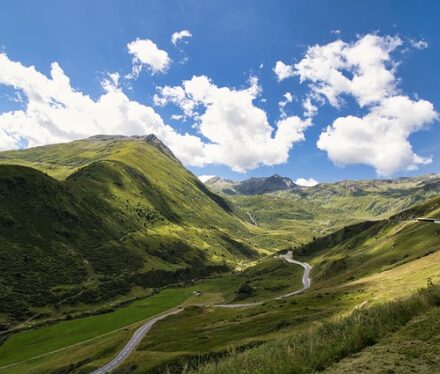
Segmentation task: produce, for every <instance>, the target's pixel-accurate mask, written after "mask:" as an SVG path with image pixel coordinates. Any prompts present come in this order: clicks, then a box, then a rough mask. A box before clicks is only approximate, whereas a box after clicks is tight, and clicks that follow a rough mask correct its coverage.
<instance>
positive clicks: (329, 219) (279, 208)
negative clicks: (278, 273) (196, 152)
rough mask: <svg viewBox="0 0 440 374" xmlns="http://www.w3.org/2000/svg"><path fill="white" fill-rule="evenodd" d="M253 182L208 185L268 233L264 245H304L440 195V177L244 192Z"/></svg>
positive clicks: (211, 182) (217, 181) (214, 181)
mask: <svg viewBox="0 0 440 374" xmlns="http://www.w3.org/2000/svg"><path fill="white" fill-rule="evenodd" d="M272 178H273V177H271V178H266V180H267V179H272ZM262 179H263V180H264V178H262ZM276 179H277V180H280V179H288V178H282V177H277V178H276ZM253 183H254V179H250V180H247V181H243V182H233V181H228V180H222V179H220V178H212V179H210V180H208V181H207V182H206V185H207V186H208V187H209V188H210V189H212V190H213V191H214V192H217V193H219V194H220V195H222V196H223V197H225V198H227V199H228V200H230V201H231V202H232V203H233V205H234V206H235V207H236V209H237V213H238V214H239V215H240V216H241V217H242V219H243V220H247V221H248V222H249V223H253V221H252V220H251V219H250V217H252V219H253V220H254V221H255V222H256V223H257V225H258V227H260V228H262V229H266V230H270V232H271V233H272V235H271V239H270V240H269V239H268V237H267V236H261V237H260V241H259V244H261V245H262V246H264V245H268V244H270V245H272V246H273V245H275V246H281V245H287V244H290V243H293V244H294V245H300V244H303V243H306V242H308V241H310V240H312V239H313V237H321V236H324V235H326V234H329V233H331V232H334V231H336V230H338V229H340V228H342V227H344V226H347V225H351V224H354V223H357V222H362V221H365V220H380V219H384V218H388V217H390V216H391V215H393V214H396V213H399V212H401V211H403V210H405V209H408V208H410V207H412V206H414V205H415V204H418V203H422V202H424V201H426V200H427V199H429V198H431V197H432V196H435V195H436V194H438V193H440V175H439V174H428V175H424V176H420V177H413V178H397V179H376V180H365V181H340V182H336V183H321V184H318V185H316V186H313V187H300V186H296V185H294V186H293V187H291V188H286V189H279V190H276V191H272V192H267V190H266V192H264V193H259V194H257V193H256V194H247V193H246V194H244V193H242V192H240V186H242V185H245V186H247V185H249V184H250V185H253ZM292 183H293V182H292ZM247 191H249V190H247ZM253 191H256V189H253Z"/></svg>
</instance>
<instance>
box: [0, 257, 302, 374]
mask: <svg viewBox="0 0 440 374" xmlns="http://www.w3.org/2000/svg"><path fill="white" fill-rule="evenodd" d="M301 269H302V268H300V267H299V266H295V265H294V266H292V265H291V264H288V263H287V262H284V261H281V260H280V259H266V260H265V261H262V262H261V263H259V264H257V265H256V266H254V267H251V268H249V269H248V270H245V271H244V272H242V273H241V274H239V275H234V274H229V275H224V276H221V277H215V278H209V279H205V280H203V281H199V282H196V283H195V284H194V285H192V286H190V287H185V288H177V289H167V290H163V291H161V292H160V293H159V294H157V295H154V296H151V297H148V298H145V299H143V300H139V301H136V302H134V303H132V304H130V305H129V306H127V307H123V308H120V309H118V310H116V311H114V312H111V313H108V314H101V315H96V316H91V317H87V318H79V319H75V320H72V321H63V322H59V323H56V324H53V325H50V326H46V327H42V328H38V329H34V330H29V331H24V332H21V333H18V334H14V335H12V336H11V337H9V338H8V340H6V342H5V343H4V344H3V345H2V346H0V367H1V366H5V365H9V364H11V363H18V362H21V361H23V360H29V359H32V358H34V359H32V360H31V361H26V362H21V363H20V364H19V365H14V366H12V367H7V368H5V369H4V370H6V372H9V371H10V370H12V368H13V369H14V371H15V372H28V370H30V368H31V367H34V366H37V367H39V368H40V369H41V370H43V369H44V368H45V370H48V368H49V367H50V368H52V369H55V368H60V367H63V366H69V365H72V364H76V363H78V362H81V361H83V360H86V361H85V362H84V363H83V365H86V366H85V367H87V368H90V369H92V368H93V367H96V366H97V365H100V364H101V363H104V362H105V361H106V360H109V359H110V358H111V356H112V355H113V354H114V353H115V352H116V348H117V347H118V346H120V345H121V344H123V343H122V342H123V341H125V340H126V339H128V337H129V336H130V335H131V334H132V333H133V331H134V328H135V327H136V326H138V325H139V323H140V321H144V320H145V319H147V318H149V317H151V316H153V315H156V314H158V313H161V312H163V311H165V310H167V309H170V308H172V307H175V306H177V305H183V306H189V305H191V304H202V303H203V304H214V303H223V302H228V301H232V300H233V299H234V297H235V291H236V290H237V289H238V288H239V285H240V284H241V283H242V282H244V281H249V282H251V283H252V284H254V285H255V286H256V293H255V295H252V299H253V300H255V299H260V300H261V299H263V298H265V297H274V296H277V295H279V294H280V292H284V291H286V292H288V291H290V290H291V289H292V288H293V289H298V288H300V285H301V282H300V279H301V277H300V276H299V275H300V274H301V273H302V270H301ZM266 271H268V272H269V278H268V279H267V281H266V283H265V284H264V282H263V279H262V276H263V275H264V273H265V272H266ZM274 275H279V276H282V278H283V279H284V278H286V277H287V278H288V280H287V281H288V282H289V284H288V285H284V286H285V288H284V287H281V288H280V283H279V280H277V279H274V280H273V282H272V280H271V279H270V276H274ZM260 284H261V285H263V284H264V287H265V288H263V287H261V288H260V287H259V285H260ZM274 285H276V286H277V287H276V289H275V290H271V289H270V288H271V287H273V286H274ZM194 291H202V292H203V294H202V295H201V296H193V292H194ZM197 310H199V309H198V308H193V307H189V311H188V313H189V314H193V313H194V311H197ZM184 313H187V312H186V311H185V312H184ZM229 315H230V316H231V317H232V318H233V317H234V315H235V312H234V311H230V312H229ZM193 316H194V318H195V319H197V314H196V315H193ZM173 319H174V318H173ZM163 322H165V321H163ZM163 322H161V324H162V323H163ZM184 324H185V327H186V328H187V329H191V324H192V322H190V321H189V319H186V318H184ZM167 334H169V332H167ZM168 337H169V335H168ZM90 339H93V340H92V342H91V341H89V340H90ZM184 339H185V336H176V340H177V341H178V342H179V344H180V342H183V341H184ZM224 339H226V341H227V340H228V337H227V336H225V338H224ZM94 344H97V347H96V348H95V347H94ZM85 347H89V348H88V349H85ZM18 348H19V349H18ZM194 348H196V347H194ZM60 349H61V350H63V351H62V352H57V351H59V350H60ZM101 351H102V352H101ZM63 352H64V353H63ZM47 354H49V355H48V356H47ZM41 355H44V356H43V357H40V358H39V356H41ZM171 355H172V354H171ZM168 356H169V355H168ZM167 358H169V357H167ZM46 362H48V364H47V365H45V363H46ZM153 362H154V363H155V364H160V363H162V361H161V360H159V362H157V361H153ZM80 366H82V365H80ZM1 371H2V370H1V369H0V372H1ZM30 371H31V370H30Z"/></svg>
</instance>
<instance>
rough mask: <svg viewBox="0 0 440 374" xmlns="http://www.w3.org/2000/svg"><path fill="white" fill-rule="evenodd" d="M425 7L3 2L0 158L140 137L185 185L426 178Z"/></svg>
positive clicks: (433, 90)
mask: <svg viewBox="0 0 440 374" xmlns="http://www.w3.org/2000/svg"><path fill="white" fill-rule="evenodd" d="M438 14H440V2H438V1H415V0H414V1H407V0H395V1H387V0H380V1H374V0H368V1H366V0H364V1H341V0H334V1H331V2H330V1H325V0H322V1H316V0H309V1H281V0H279V1H274V0H271V1H269V0H267V1H258V0H247V1H244V0H236V1H212V0H204V1H202V0H200V1H195V0H185V1H184V0H180V1H173V0H168V1H159V0H156V1H134V0H131V1H112V0H105V1H98V0H96V1H93V2H91V1H84V0H82V1H81V0H79V1H78V0H72V1H63V0H61V1H44V0H43V1H39V2H35V1H30V0H29V1H20V0H18V1H14V2H3V3H2V5H1V11H0V150H8V149H19V148H27V147H34V146H40V145H45V144H52V143H60V142H68V141H72V140H76V139H82V138H86V137H88V136H92V135H96V134H122V135H142V134H149V133H155V134H156V135H157V136H158V137H159V138H160V139H161V140H162V141H163V142H164V143H165V144H167V145H168V146H169V147H170V148H171V149H172V151H173V152H174V153H175V154H176V156H177V157H179V158H180V159H181V160H182V161H183V163H184V164H185V165H186V166H187V167H188V168H189V169H190V170H191V171H192V172H193V173H195V174H196V175H199V176H201V175H204V176H211V175H216V176H221V177H224V178H230V179H236V180H237V179H239V180H241V179H246V178H249V177H261V176H269V175H273V174H279V175H283V176H287V177H290V178H292V179H294V180H297V181H298V182H299V183H301V184H305V185H313V184H314V183H316V182H332V181H337V180H342V179H371V178H390V177H399V176H415V175H421V174H426V173H437V172H440V141H439V140H440V126H439V115H438V111H439V110H440V109H439V108H440V90H439V87H440V74H438V68H439V66H440V28H438Z"/></svg>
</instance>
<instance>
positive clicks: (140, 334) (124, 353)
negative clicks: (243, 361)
mask: <svg viewBox="0 0 440 374" xmlns="http://www.w3.org/2000/svg"><path fill="white" fill-rule="evenodd" d="M279 258H282V259H284V260H286V261H287V262H290V263H291V264H296V265H300V266H302V267H303V268H304V273H303V277H302V283H303V288H301V289H300V290H297V291H294V292H290V293H287V294H285V295H281V296H278V297H276V298H274V299H273V300H281V299H285V298H287V297H289V296H293V295H297V294H299V293H301V292H303V291H305V290H307V289H308V288H310V285H311V283H312V281H311V278H310V270H311V269H312V267H311V266H310V265H309V264H308V263H307V262H301V261H296V260H294V259H293V257H292V252H291V251H289V252H287V254H285V255H280V256H279ZM263 303H264V301H259V302H255V303H247V304H215V305H199V306H212V307H215V308H245V307H251V306H257V305H261V304H263ZM183 310H184V309H183V308H177V309H173V310H170V311H168V312H166V313H163V314H161V315H159V316H157V317H155V318H153V319H150V320H149V321H148V322H146V323H145V324H143V325H142V326H141V327H140V328H139V329H137V330H136V332H135V333H134V334H133V336H132V337H131V339H130V340H129V341H128V343H127V344H126V345H125V346H124V348H122V350H121V351H120V352H119V353H118V355H117V356H116V357H115V358H114V359H113V360H111V361H110V362H109V363H108V364H106V365H104V366H103V367H101V368H99V369H97V370H95V371H93V372H92V374H105V373H109V372H110V371H112V370H113V369H115V368H116V367H117V366H119V365H120V364H121V363H122V362H124V361H125V360H126V359H127V357H128V356H129V355H130V354H131V353H132V352H133V351H135V350H136V348H137V347H138V345H139V343H140V342H141V340H142V339H143V338H144V336H145V335H147V333H148V331H150V330H151V328H152V327H153V326H154V325H155V324H156V323H157V322H159V321H160V320H162V319H165V318H167V317H169V316H172V315H176V314H178V313H180V312H182V311H183Z"/></svg>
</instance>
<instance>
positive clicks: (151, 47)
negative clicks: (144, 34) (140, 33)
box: [127, 39, 171, 78]
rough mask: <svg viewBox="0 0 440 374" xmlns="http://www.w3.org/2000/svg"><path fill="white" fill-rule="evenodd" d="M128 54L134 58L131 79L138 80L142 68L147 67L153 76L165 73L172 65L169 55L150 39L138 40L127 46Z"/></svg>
mask: <svg viewBox="0 0 440 374" xmlns="http://www.w3.org/2000/svg"><path fill="white" fill-rule="evenodd" d="M127 48H128V52H129V53H130V54H131V55H132V56H133V70H132V73H131V75H130V76H129V77H130V78H136V77H137V76H138V75H139V74H140V72H141V70H142V68H143V67H144V66H145V67H147V68H148V69H149V70H150V71H151V73H152V74H157V73H165V72H166V71H167V70H168V67H169V66H170V64H171V59H170V58H169V57H168V53H167V52H166V51H164V50H162V49H159V48H158V46H157V45H156V44H155V43H154V42H153V41H151V40H149V39H136V40H135V41H132V42H130V43H128V44H127Z"/></svg>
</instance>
